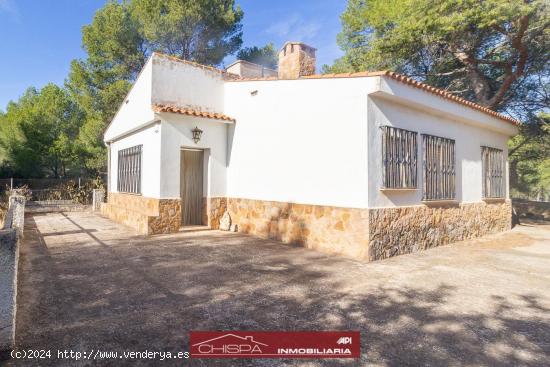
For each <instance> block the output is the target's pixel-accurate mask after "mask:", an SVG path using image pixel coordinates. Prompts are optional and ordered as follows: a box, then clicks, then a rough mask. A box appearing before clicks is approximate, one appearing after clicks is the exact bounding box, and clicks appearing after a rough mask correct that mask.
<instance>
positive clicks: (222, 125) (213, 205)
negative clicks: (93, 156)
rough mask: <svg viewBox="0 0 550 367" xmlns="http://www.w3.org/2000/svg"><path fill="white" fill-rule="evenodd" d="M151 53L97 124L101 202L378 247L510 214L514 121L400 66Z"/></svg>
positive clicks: (358, 251) (309, 52) (109, 212)
mask: <svg viewBox="0 0 550 367" xmlns="http://www.w3.org/2000/svg"><path fill="white" fill-rule="evenodd" d="M229 69H230V71H227V70H218V69H215V68H212V67H208V66H203V65H198V64H195V63H192V62H189V61H184V60H180V59H177V58H174V57H170V56H165V55H161V54H158V53H155V54H153V55H152V56H151V57H150V58H149V60H148V62H147V63H146V65H145V66H144V68H143V70H142V72H141V74H140V76H139V77H138V79H137V80H136V82H135V84H134V86H133V88H132V90H131V91H130V92H129V94H128V96H127V98H126V99H125V101H124V102H123V104H122V105H121V107H120V109H119V111H118V113H117V114H116V116H115V118H114V119H113V121H112V122H111V124H110V125H109V127H108V128H107V130H106V132H105V136H104V140H105V143H106V144H107V146H108V150H109V183H108V191H109V193H108V202H107V203H105V204H103V206H102V209H101V210H102V213H103V215H105V216H107V217H109V218H112V219H114V220H117V221H120V222H122V223H126V224H128V225H130V226H132V227H134V228H136V229H137V230H138V231H140V232H141V233H144V234H155V233H167V232H176V231H179V230H180V228H181V227H182V226H186V225H207V226H210V227H211V228H218V225H219V221H220V218H221V217H222V215H223V214H224V213H225V212H226V211H227V212H228V213H229V215H230V216H231V220H232V223H233V225H235V226H236V230H238V231H242V232H247V233H251V234H253V235H257V236H261V237H269V238H274V239H277V240H280V241H282V242H287V243H299V244H302V245H304V246H307V247H310V248H315V249H318V250H321V251H325V252H330V253H340V254H345V255H347V256H351V257H355V258H361V259H367V260H376V259H382V258H386V257H389V256H393V255H396V254H402V253H408V252H412V251H416V250H419V249H424V248H429V247H433V246H438V245H441V244H446V243H450V242H454V241H459V240H463V239H466V238H472V237H477V236H482V235H484V234H487V233H492V232H498V231H504V230H507V229H509V228H510V224H511V205H510V201H509V199H508V179H507V178H508V172H507V165H506V161H507V148H506V141H507V140H508V138H509V137H510V136H512V135H514V134H516V132H517V126H516V125H517V124H518V123H517V122H516V121H515V120H513V119H511V118H509V117H506V116H503V115H501V114H498V113H496V112H493V111H491V110H489V109H486V108H484V107H481V106H479V105H476V104H474V103H471V102H468V101H465V100H463V99H461V98H458V97H456V96H454V95H452V94H449V93H447V92H445V91H443V90H440V89H436V88H432V87H429V86H427V85H425V84H422V83H419V82H416V81H414V80H411V79H409V78H407V77H404V76H401V75H398V74H395V73H392V72H361V73H351V74H328V75H327V74H325V75H317V74H315V49H314V48H312V47H309V46H307V45H305V44H303V43H298V42H287V43H286V44H285V45H284V46H283V48H282V49H281V51H280V53H279V68H278V74H277V75H275V74H274V72H273V71H270V70H268V69H264V68H261V67H253V66H252V67H251V66H250V65H249V64H248V63H246V64H241V63H239V62H237V63H236V64H234V65H232V66H231V67H230V68H229Z"/></svg>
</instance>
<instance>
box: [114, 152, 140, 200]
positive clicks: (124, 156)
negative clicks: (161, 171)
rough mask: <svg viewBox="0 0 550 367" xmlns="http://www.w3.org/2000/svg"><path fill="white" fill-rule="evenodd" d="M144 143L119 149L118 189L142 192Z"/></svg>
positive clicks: (136, 192) (120, 190) (135, 192)
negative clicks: (142, 151)
mask: <svg viewBox="0 0 550 367" xmlns="http://www.w3.org/2000/svg"><path fill="white" fill-rule="evenodd" d="M141 149H142V145H136V146H135V147H131V148H127V149H122V150H119V151H118V179H117V190H118V191H119V192H129V193H133V194H140V193H141Z"/></svg>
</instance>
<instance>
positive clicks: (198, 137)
mask: <svg viewBox="0 0 550 367" xmlns="http://www.w3.org/2000/svg"><path fill="white" fill-rule="evenodd" d="M191 132H192V133H193V141H194V142H195V144H197V143H198V142H199V141H200V140H201V135H202V130H201V129H199V128H198V127H196V126H195V128H194V129H193V130H191Z"/></svg>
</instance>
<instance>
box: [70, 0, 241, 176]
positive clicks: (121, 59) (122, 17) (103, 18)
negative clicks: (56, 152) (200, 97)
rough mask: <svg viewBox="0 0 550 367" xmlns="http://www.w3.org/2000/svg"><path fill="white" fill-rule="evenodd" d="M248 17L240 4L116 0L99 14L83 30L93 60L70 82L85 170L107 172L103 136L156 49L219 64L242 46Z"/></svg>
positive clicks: (77, 63)
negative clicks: (82, 114)
mask: <svg viewBox="0 0 550 367" xmlns="http://www.w3.org/2000/svg"><path fill="white" fill-rule="evenodd" d="M242 17H243V12H242V10H241V9H240V8H239V7H238V6H235V2H234V0H131V1H126V2H118V1H114V0H113V1H110V2H108V3H107V4H106V5H105V6H104V7H103V8H101V9H100V10H98V11H97V13H96V14H95V16H94V19H93V21H92V23H91V24H89V25H87V26H85V27H84V28H83V30H82V45H83V48H84V50H85V51H86V53H87V58H86V59H84V60H74V61H73V62H72V64H71V71H70V74H69V78H68V80H67V82H66V86H67V88H68V90H69V91H70V93H71V95H72V97H73V98H74V99H75V100H76V101H77V103H78V105H79V106H80V107H81V108H82V109H83V110H84V111H85V118H84V123H83V126H82V128H81V130H80V132H79V136H78V147H79V152H78V153H79V156H80V157H82V165H83V167H84V169H85V171H86V172H88V174H96V173H99V172H101V171H103V170H104V169H105V164H106V150H105V146H104V144H103V141H102V140H103V136H102V135H103V132H104V131H105V128H106V126H107V124H108V123H109V121H111V120H112V118H113V117H114V115H115V113H116V111H117V108H118V106H119V105H120V104H121V103H122V101H123V100H124V97H125V95H126V94H127V93H128V91H129V89H130V86H131V84H132V82H133V81H134V80H135V79H136V77H137V75H138V73H139V71H140V70H141V68H142V67H143V65H144V64H145V61H146V59H147V57H148V56H149V55H150V54H151V53H152V52H153V51H159V52H163V53H166V54H170V55H173V56H177V57H181V58H184V59H188V60H193V61H196V62H199V63H204V64H210V65H217V64H219V63H221V61H222V60H223V58H224V57H225V56H227V55H228V54H232V53H234V52H236V51H237V50H238V49H239V47H240V46H241V43H242V32H241V28H242V25H241V20H242Z"/></svg>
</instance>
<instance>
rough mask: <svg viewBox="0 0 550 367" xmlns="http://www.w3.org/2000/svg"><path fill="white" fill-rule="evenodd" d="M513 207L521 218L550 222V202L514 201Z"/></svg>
mask: <svg viewBox="0 0 550 367" xmlns="http://www.w3.org/2000/svg"><path fill="white" fill-rule="evenodd" d="M512 205H513V207H514V209H515V210H516V213H517V215H518V216H519V217H520V218H530V219H538V220H550V202H547V201H533V200H524V199H512Z"/></svg>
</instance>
